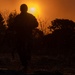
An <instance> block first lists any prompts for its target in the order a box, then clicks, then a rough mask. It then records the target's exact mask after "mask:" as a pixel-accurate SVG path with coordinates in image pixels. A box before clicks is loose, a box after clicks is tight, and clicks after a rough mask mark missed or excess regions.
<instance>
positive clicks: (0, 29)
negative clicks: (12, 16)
mask: <svg viewBox="0 0 75 75" xmlns="http://www.w3.org/2000/svg"><path fill="white" fill-rule="evenodd" d="M5 31H6V26H5V24H4V18H3V17H2V15H1V14H0V43H1V42H2V41H3V38H4V35H5Z"/></svg>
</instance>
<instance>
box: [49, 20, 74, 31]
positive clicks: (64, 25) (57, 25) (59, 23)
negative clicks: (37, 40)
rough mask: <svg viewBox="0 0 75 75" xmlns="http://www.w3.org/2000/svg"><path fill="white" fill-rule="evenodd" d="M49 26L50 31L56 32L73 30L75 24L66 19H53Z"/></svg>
mask: <svg viewBox="0 0 75 75" xmlns="http://www.w3.org/2000/svg"><path fill="white" fill-rule="evenodd" d="M51 24H52V25H51V26H49V29H50V31H54V30H58V29H69V30H72V31H74V30H75V22H73V21H72V20H68V19H55V20H53V21H51Z"/></svg>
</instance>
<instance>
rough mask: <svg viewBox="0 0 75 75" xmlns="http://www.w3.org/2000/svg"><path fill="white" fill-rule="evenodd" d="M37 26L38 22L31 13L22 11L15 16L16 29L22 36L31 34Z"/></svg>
mask: <svg viewBox="0 0 75 75" xmlns="http://www.w3.org/2000/svg"><path fill="white" fill-rule="evenodd" d="M37 26H38V22H37V20H36V18H35V17H34V16H33V15H31V14H29V13H25V14H22V13H21V14H19V15H17V16H16V18H15V30H16V32H17V34H18V35H20V36H23V37H24V36H25V37H28V36H31V34H32V30H33V29H35V28H36V27H37ZM20 36H19V37H20Z"/></svg>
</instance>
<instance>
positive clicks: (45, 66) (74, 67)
mask: <svg viewBox="0 0 75 75" xmlns="http://www.w3.org/2000/svg"><path fill="white" fill-rule="evenodd" d="M4 49H6V48H4ZM21 68H22V65H21V61H20V59H19V56H18V54H17V53H15V58H14V59H12V55H11V53H10V52H0V70H4V71H8V70H14V71H20V70H21ZM35 71H48V72H51V71H59V72H61V73H63V74H64V75H75V58H74V55H70V56H64V55H55V54H48V55H47V54H45V52H43V53H42V54H41V53H40V52H39V51H38V52H36V51H35V52H34V53H32V56H31V62H29V66H28V73H30V74H32V73H33V72H35Z"/></svg>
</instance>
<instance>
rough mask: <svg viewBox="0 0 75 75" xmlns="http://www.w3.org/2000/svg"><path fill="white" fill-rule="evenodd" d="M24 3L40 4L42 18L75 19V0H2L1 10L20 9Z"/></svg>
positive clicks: (0, 2)
mask: <svg viewBox="0 0 75 75" xmlns="http://www.w3.org/2000/svg"><path fill="white" fill-rule="evenodd" d="M22 3H27V4H28V3H33V4H36V5H38V6H39V9H40V13H39V16H40V17H42V18H49V19H50V20H53V19H55V18H68V19H71V20H74V21H75V0H0V10H1V11H4V10H11V11H13V10H15V9H16V10H17V11H19V6H20V4H22ZM37 12H38V10H37Z"/></svg>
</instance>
